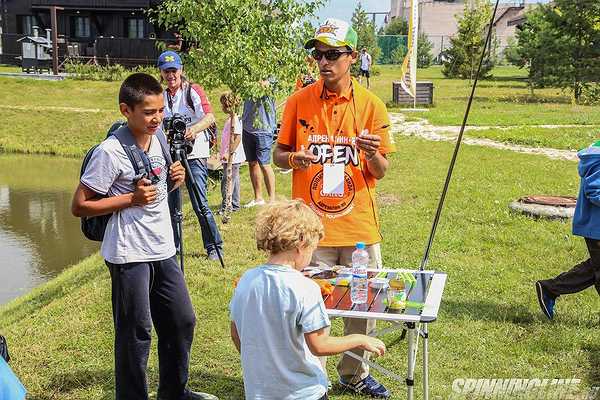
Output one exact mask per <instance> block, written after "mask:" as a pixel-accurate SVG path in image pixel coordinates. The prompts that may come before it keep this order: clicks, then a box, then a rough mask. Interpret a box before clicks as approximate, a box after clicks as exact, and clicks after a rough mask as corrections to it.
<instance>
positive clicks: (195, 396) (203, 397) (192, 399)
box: [187, 391, 219, 400]
mask: <svg viewBox="0 0 600 400" xmlns="http://www.w3.org/2000/svg"><path fill="white" fill-rule="evenodd" d="M187 400H219V398H218V397H217V396H213V395H212V394H208V393H202V392H192V391H190V392H189V395H188V397H187Z"/></svg>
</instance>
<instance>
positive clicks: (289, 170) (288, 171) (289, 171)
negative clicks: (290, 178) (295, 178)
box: [279, 169, 293, 175]
mask: <svg viewBox="0 0 600 400" xmlns="http://www.w3.org/2000/svg"><path fill="white" fill-rule="evenodd" d="M292 171H293V170H292V169H280V170H279V173H280V174H285V175H287V174H289V173H291V172H292Z"/></svg>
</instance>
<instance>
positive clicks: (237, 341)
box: [229, 321, 242, 353]
mask: <svg viewBox="0 0 600 400" xmlns="http://www.w3.org/2000/svg"><path fill="white" fill-rule="evenodd" d="M229 329H230V331H231V340H232V341H233V344H234V345H235V348H236V349H237V351H238V353H239V352H241V348H242V345H241V343H240V336H239V335H238V331H237V327H236V326H235V322H233V321H231V327H230V328H229Z"/></svg>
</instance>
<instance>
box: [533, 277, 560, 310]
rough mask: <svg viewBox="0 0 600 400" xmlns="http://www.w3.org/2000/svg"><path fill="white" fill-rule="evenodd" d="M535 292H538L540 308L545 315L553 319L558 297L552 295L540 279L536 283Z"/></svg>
mask: <svg viewBox="0 0 600 400" xmlns="http://www.w3.org/2000/svg"><path fill="white" fill-rule="evenodd" d="M535 293H536V294H537V298H538V303H540V308H541V309H542V312H543V313H544V315H545V316H546V317H548V319H550V320H551V319H553V318H554V303H555V302H556V299H553V298H552V297H550V295H549V294H548V291H547V290H545V289H544V287H543V286H542V283H541V282H540V281H537V282H536V283H535Z"/></svg>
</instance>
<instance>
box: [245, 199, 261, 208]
mask: <svg viewBox="0 0 600 400" xmlns="http://www.w3.org/2000/svg"><path fill="white" fill-rule="evenodd" d="M264 205H265V201H264V200H262V199H261V200H258V201H256V200H252V201H251V202H250V203H248V204H246V205H244V207H245V208H252V207H255V206H264Z"/></svg>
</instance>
